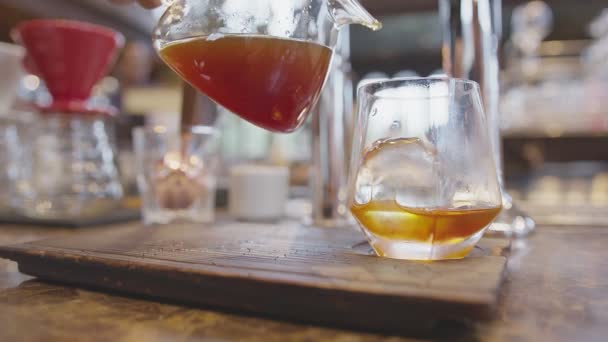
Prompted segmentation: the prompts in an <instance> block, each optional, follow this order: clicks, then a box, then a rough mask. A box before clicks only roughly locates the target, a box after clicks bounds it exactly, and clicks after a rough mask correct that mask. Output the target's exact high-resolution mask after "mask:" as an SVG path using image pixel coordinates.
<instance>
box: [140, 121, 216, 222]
mask: <svg viewBox="0 0 608 342" xmlns="http://www.w3.org/2000/svg"><path fill="white" fill-rule="evenodd" d="M133 143H134V147H135V157H136V167H137V185H138V188H139V192H140V195H141V197H142V216H143V220H144V223H145V224H147V225H150V224H167V223H170V222H174V221H185V222H199V223H209V222H212V221H213V219H214V211H215V189H216V183H217V169H218V166H219V147H220V133H219V131H218V130H217V129H215V128H212V127H208V126H194V127H192V128H190V129H188V130H186V131H185V132H184V131H183V132H178V131H171V130H168V129H167V128H166V127H163V126H153V127H137V128H135V129H134V130H133Z"/></svg>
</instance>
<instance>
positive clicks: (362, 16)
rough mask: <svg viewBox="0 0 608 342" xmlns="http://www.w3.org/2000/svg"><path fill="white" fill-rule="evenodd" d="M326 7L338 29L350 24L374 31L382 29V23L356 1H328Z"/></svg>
mask: <svg viewBox="0 0 608 342" xmlns="http://www.w3.org/2000/svg"><path fill="white" fill-rule="evenodd" d="M327 5H328V7H329V10H330V12H331V15H332V18H333V20H334V22H335V24H336V26H337V27H338V28H340V27H342V26H344V25H350V24H359V25H363V26H366V27H368V28H370V29H372V30H374V31H377V30H379V29H381V28H382V23H381V22H380V21H378V19H376V18H374V17H373V16H372V15H371V14H370V13H369V12H368V11H367V10H366V9H365V8H364V7H363V6H362V5H361V4H360V3H359V1H357V0H328V1H327Z"/></svg>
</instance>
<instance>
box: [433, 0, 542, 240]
mask: <svg viewBox="0 0 608 342" xmlns="http://www.w3.org/2000/svg"><path fill="white" fill-rule="evenodd" d="M439 15H440V18H441V25H442V31H443V48H442V51H443V68H444V70H445V72H446V73H447V74H448V75H450V76H452V77H458V78H466V79H470V80H474V81H476V82H478V83H479V85H480V87H481V92H482V97H483V100H484V105H485V110H486V117H487V122H488V127H489V132H490V141H491V143H492V150H493V153H494V159H495V161H496V167H497V170H498V178H499V182H500V185H501V188H502V189H503V190H502V192H503V210H502V212H501V214H500V215H499V217H498V218H497V219H496V221H495V222H494V223H493V224H492V225H491V226H490V229H489V233H490V234H492V233H493V234H495V235H500V236H507V237H524V236H526V235H528V234H529V233H531V232H532V231H533V230H534V229H535V226H536V224H535V222H534V220H532V219H531V218H530V217H529V216H527V215H526V214H525V213H524V212H523V211H521V210H520V209H518V208H517V206H516V205H515V204H514V203H513V200H512V198H511V196H509V195H508V194H507V192H506V191H505V187H504V176H503V172H502V149H501V140H500V116H499V115H500V113H499V97H500V88H499V85H500V84H499V79H498V76H499V64H498V48H499V43H500V37H501V29H502V17H501V16H502V4H501V0H439Z"/></svg>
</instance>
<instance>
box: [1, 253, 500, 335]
mask: <svg viewBox="0 0 608 342" xmlns="http://www.w3.org/2000/svg"><path fill="white" fill-rule="evenodd" d="M6 255H7V254H6V253H4V252H3V251H0V256H2V257H5V256H6ZM13 256H14V257H16V258H18V259H19V260H17V262H18V263H19V269H20V271H22V272H23V273H26V274H29V275H32V276H35V277H39V278H41V279H44V280H50V281H54V282H59V283H64V284H75V285H81V286H84V287H86V288H92V289H95V290H102V291H114V292H118V293H123V294H129V295H136V296H138V297H142V296H143V297H146V298H154V299H161V300H163V301H168V302H170V303H179V304H185V305H190V306H192V305H194V306H199V307H201V306H202V307H205V308H211V309H219V310H220V311H228V312H236V313H246V314H253V315H262V316H265V317H270V318H278V319H282V320H289V321H297V322H303V323H313V324H320V325H324V326H334V327H340V328H347V329H355V330H364V331H378V332H386V333H397V334H404V333H405V334H410V333H412V332H416V333H417V332H428V331H429V329H431V328H432V327H433V326H434V325H435V324H436V323H437V322H438V321H443V320H455V321H488V320H491V319H492V318H493V316H494V313H495V309H496V303H495V304H494V305H492V306H487V305H485V304H483V305H482V304H478V305H471V304H470V303H469V304H464V303H461V304H458V303H453V302H449V303H439V302H429V301H420V299H416V298H409V299H408V300H409V301H405V302H404V301H403V298H390V297H388V298H387V297H386V296H375V297H374V298H375V300H374V301H375V305H378V306H379V307H390V306H391V305H392V308H393V310H385V311H384V312H374V311H373V305H370V304H372V303H366V302H365V301H356V302H355V303H351V304H350V305H347V306H344V305H340V304H341V303H340V301H339V300H338V301H336V303H337V305H334V306H330V307H331V308H332V309H331V310H329V311H328V310H327V309H326V308H327V306H324V308H325V309H322V310H317V312H313V313H312V314H311V312H310V309H311V308H310V307H309V308H301V307H297V306H294V305H293V304H290V303H279V304H278V306H277V303H276V302H275V301H272V302H271V301H265V300H263V299H262V300H261V301H260V299H259V298H258V299H257V300H255V301H254V302H253V303H250V304H249V305H245V306H243V305H242V304H235V300H236V301H238V300H240V299H239V298H238V297H235V299H234V300H232V302H231V303H225V302H214V301H213V300H209V298H213V297H214V296H213V293H212V292H210V293H208V294H209V296H206V297H204V298H202V299H201V297H199V296H190V295H188V291H184V290H182V291H172V290H171V289H170V288H169V289H167V288H165V289H164V290H163V291H160V292H159V291H158V289H156V290H152V291H149V292H147V291H143V292H142V291H141V288H138V287H140V286H142V284H138V283H137V282H132V281H129V280H128V278H129V276H131V277H132V279H135V278H137V276H138V274H137V273H139V271H141V270H137V269H135V272H133V273H131V274H130V272H122V273H123V276H124V277H120V278H121V279H123V280H120V281H119V283H114V284H112V282H113V281H115V280H114V279H112V277H111V276H107V278H106V279H105V281H106V284H104V285H100V282H96V281H94V279H92V278H90V275H91V274H95V275H96V277H97V278H99V280H104V279H102V278H104V277H106V276H105V275H104V272H99V270H96V269H94V270H92V269H91V268H90V265H85V264H81V265H79V267H80V268H86V270H84V271H83V270H78V269H76V272H75V273H74V272H73V271H74V270H75V269H74V268H73V267H72V268H71V271H72V273H73V274H72V275H71V276H70V277H65V276H64V275H60V276H58V273H56V272H61V271H62V270H65V269H66V268H65V267H57V264H55V266H54V267H45V265H42V267H41V263H40V262H39V261H40V259H39V258H38V257H35V256H33V255H30V256H26V255H24V254H22V255H20V256H19V255H17V254H14V255H13ZM11 259H12V258H11ZM46 266H49V265H46ZM59 266H60V265H59ZM72 266H73V265H72ZM159 275H161V274H160V273H157V274H155V275H154V276H152V277H148V278H146V279H147V280H150V281H154V279H155V276H159ZM161 277H162V275H161ZM124 279H127V281H124ZM123 281H124V282H123ZM211 281H215V280H211ZM202 283H204V281H202V282H201V283H199V284H198V285H202ZM217 286H218V287H222V286H223V285H222V284H217ZM195 288H197V286H195ZM291 288H292V292H293V296H292V297H288V298H292V299H293V298H295V296H298V294H299V291H302V290H304V291H306V292H309V291H310V289H297V286H291ZM198 289H200V290H202V291H204V286H203V288H201V287H200V286H199V287H198ZM283 291H285V289H283ZM251 292H253V293H256V294H259V292H257V291H255V289H254V290H252V291H251ZM266 292H267V294H266V296H265V297H268V296H269V295H270V296H271V295H272V291H266ZM336 292H340V291H335V290H334V291H329V292H327V291H320V292H319V293H316V294H315V297H317V299H319V298H322V299H330V300H331V299H336V297H335V295H336ZM346 295H352V294H348V293H347V294H346ZM255 297H257V295H256V296H255ZM255 297H249V299H251V298H255ZM346 297H348V296H346ZM383 297H384V298H383ZM339 298H341V299H344V298H345V296H344V294H343V295H342V296H339ZM376 300H379V301H380V302H378V301H376ZM393 300H397V302H393V303H391V301H393ZM313 301H314V299H313ZM268 303H274V306H277V307H273V308H269V307H266V308H263V309H260V307H256V304H262V305H264V304H268ZM342 304H344V303H342ZM285 306H286V307H288V308H289V309H293V308H294V307H295V308H298V309H295V310H289V309H286V308H285ZM281 307H282V308H281ZM313 311H314V310H313ZM286 312H289V313H288V314H285V313H286ZM370 312H374V313H373V315H371V316H370ZM462 312H468V313H469V314H467V315H463V314H462ZM438 313H440V314H439V315H438ZM397 317H398V318H397ZM370 318H371V320H368V319H370Z"/></svg>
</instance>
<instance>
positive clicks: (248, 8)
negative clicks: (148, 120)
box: [154, 0, 381, 133]
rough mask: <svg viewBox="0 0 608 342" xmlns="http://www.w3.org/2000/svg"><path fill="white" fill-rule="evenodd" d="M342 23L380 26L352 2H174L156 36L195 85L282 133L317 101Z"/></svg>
mask: <svg viewBox="0 0 608 342" xmlns="http://www.w3.org/2000/svg"><path fill="white" fill-rule="evenodd" d="M347 24H361V25H365V26H367V27H370V28H372V29H379V28H380V26H381V25H380V23H379V22H378V21H377V20H376V19H374V18H373V17H372V16H371V15H370V14H369V13H368V12H367V11H366V10H365V9H364V8H363V7H362V6H361V5H360V4H359V3H358V2H357V1H356V0H282V1H276V0H258V1H240V0H206V1H200V0H196V1H194V0H175V1H172V2H170V3H169V6H168V8H167V10H166V11H165V13H164V14H163V15H162V17H161V18H160V20H159V24H158V26H157V28H156V30H155V35H154V39H155V47H156V49H157V50H158V52H159V54H160V56H161V57H162V58H163V60H164V61H165V62H166V63H167V64H168V65H169V66H170V67H171V68H172V69H173V70H174V71H175V72H177V73H178V74H179V75H180V76H181V77H182V78H184V79H185V80H186V81H188V82H189V83H190V84H191V85H193V86H194V87H195V88H197V89H198V90H200V91H202V92H203V93H205V94H206V95H207V96H209V97H210V98H211V99H213V100H214V101H215V102H217V103H219V104H220V105H222V106H224V107H226V108H227V109H229V110H230V111H232V112H233V113H235V114H237V115H239V116H240V117H242V118H244V119H246V120H247V121H249V122H251V123H253V124H255V125H258V126H260V127H263V128H265V129H268V130H270V131H275V132H283V133H287V132H292V131H294V130H295V129H297V128H298V127H300V126H301V125H302V123H303V122H304V121H305V119H306V117H307V116H308V113H309V112H310V110H311V108H312V107H313V106H314V105H315V103H316V102H317V99H318V97H319V94H320V91H321V88H322V87H323V84H324V82H325V79H326V76H327V73H328V69H329V65H330V61H331V57H332V54H333V53H332V52H333V48H334V46H335V44H336V42H337V38H338V30H339V29H340V27H342V26H344V25H347Z"/></svg>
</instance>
